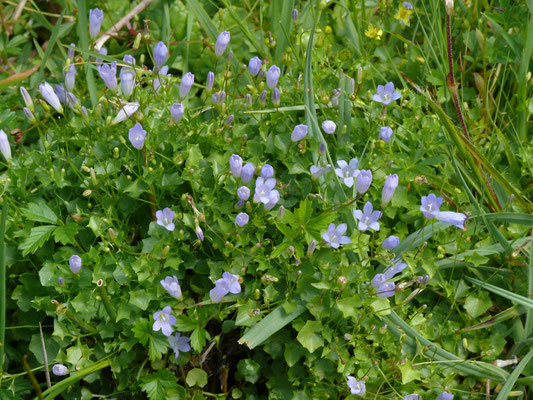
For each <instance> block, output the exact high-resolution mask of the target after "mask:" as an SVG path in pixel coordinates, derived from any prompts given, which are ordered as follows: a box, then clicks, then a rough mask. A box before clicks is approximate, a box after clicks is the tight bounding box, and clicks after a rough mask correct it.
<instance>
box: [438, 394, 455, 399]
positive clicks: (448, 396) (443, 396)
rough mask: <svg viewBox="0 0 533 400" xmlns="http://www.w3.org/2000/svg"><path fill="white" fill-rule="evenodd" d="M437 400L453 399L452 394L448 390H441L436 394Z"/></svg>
mask: <svg viewBox="0 0 533 400" xmlns="http://www.w3.org/2000/svg"><path fill="white" fill-rule="evenodd" d="M437 400H453V394H451V393H448V392H442V393H441V394H439V395H438V396H437Z"/></svg>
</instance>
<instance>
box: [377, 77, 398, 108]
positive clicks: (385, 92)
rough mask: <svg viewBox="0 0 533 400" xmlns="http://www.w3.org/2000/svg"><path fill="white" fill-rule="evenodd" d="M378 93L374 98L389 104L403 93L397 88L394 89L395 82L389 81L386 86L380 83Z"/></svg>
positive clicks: (386, 104)
mask: <svg viewBox="0 0 533 400" xmlns="http://www.w3.org/2000/svg"><path fill="white" fill-rule="evenodd" d="M377 91H378V92H377V94H375V95H374V97H373V100H374V101H377V102H379V103H383V105H385V106H388V105H389V104H390V103H392V102H393V101H394V100H398V99H399V98H400V97H402V95H401V94H400V92H398V91H397V90H394V83H392V82H389V83H387V84H386V85H385V86H382V85H378V90H377Z"/></svg>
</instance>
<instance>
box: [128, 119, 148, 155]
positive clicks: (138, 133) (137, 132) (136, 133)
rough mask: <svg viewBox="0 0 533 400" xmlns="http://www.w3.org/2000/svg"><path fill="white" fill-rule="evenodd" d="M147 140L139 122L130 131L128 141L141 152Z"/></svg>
mask: <svg viewBox="0 0 533 400" xmlns="http://www.w3.org/2000/svg"><path fill="white" fill-rule="evenodd" d="M145 138H146V131H145V130H144V129H143V127H142V125H141V124H139V123H138V122H137V123H136V124H135V125H134V126H133V128H131V129H130V130H129V134H128V139H129V140H130V142H131V145H132V146H133V147H135V148H136V149H137V150H140V149H142V148H143V147H144V139H145Z"/></svg>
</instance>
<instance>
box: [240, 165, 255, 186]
mask: <svg viewBox="0 0 533 400" xmlns="http://www.w3.org/2000/svg"><path fill="white" fill-rule="evenodd" d="M254 173H255V169H254V165H253V164H252V163H246V164H245V165H244V167H242V171H241V180H242V182H243V183H248V182H250V181H251V180H252V179H253V177H254Z"/></svg>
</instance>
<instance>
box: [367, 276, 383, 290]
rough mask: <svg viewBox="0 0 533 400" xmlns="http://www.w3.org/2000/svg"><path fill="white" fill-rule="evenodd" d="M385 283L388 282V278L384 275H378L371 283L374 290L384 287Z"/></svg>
mask: <svg viewBox="0 0 533 400" xmlns="http://www.w3.org/2000/svg"><path fill="white" fill-rule="evenodd" d="M385 282H387V277H386V276H385V275H384V274H376V275H374V277H373V278H372V281H371V282H370V283H371V284H372V286H373V287H374V288H376V289H378V288H379V287H381V286H383V284H384V283H385Z"/></svg>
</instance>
